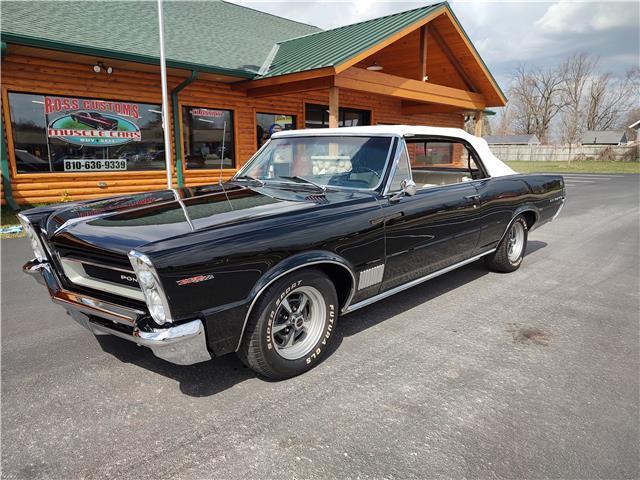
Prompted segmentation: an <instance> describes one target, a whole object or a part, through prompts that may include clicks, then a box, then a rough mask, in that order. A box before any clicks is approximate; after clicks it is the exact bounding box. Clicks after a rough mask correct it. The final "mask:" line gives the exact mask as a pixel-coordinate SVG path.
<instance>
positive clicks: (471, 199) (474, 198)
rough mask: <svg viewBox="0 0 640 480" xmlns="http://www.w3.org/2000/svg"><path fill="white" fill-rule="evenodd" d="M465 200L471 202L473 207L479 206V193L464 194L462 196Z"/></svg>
mask: <svg viewBox="0 0 640 480" xmlns="http://www.w3.org/2000/svg"><path fill="white" fill-rule="evenodd" d="M464 199H465V200H466V201H468V202H469V203H472V204H473V208H477V207H479V206H480V195H466V196H465V197H464Z"/></svg>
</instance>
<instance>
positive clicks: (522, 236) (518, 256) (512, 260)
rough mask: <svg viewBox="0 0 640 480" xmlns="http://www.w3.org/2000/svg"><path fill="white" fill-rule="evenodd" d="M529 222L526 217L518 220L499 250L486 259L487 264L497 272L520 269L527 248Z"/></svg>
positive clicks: (510, 228) (514, 222)
mask: <svg viewBox="0 0 640 480" xmlns="http://www.w3.org/2000/svg"><path fill="white" fill-rule="evenodd" d="M527 234H528V228H527V222H526V221H525V219H524V217H522V216H520V217H518V218H516V219H515V220H514V221H513V223H512V224H511V227H509V230H508V231H507V234H506V235H505V237H504V238H503V239H502V241H501V242H500V244H499V245H498V248H497V249H496V251H495V252H494V253H493V255H490V256H488V257H486V264H487V266H488V267H489V268H490V269H491V270H495V271H496V272H513V271H515V270H517V269H518V268H519V267H520V264H521V263H522V259H523V258H524V252H525V250H526V248H527V236H528V235H527Z"/></svg>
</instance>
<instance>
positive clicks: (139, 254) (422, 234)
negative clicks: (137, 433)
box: [20, 126, 565, 379]
mask: <svg viewBox="0 0 640 480" xmlns="http://www.w3.org/2000/svg"><path fill="white" fill-rule="evenodd" d="M564 200H565V188H564V183H563V179H562V177H560V176H556V175H519V174H517V173H515V172H513V171H512V170H511V169H510V168H509V167H507V166H506V165H505V164H503V163H502V162H500V161H499V160H498V159H497V158H496V157H494V156H493V155H492V154H491V152H490V150H489V148H488V146H487V144H486V142H485V141H484V140H482V139H479V138H476V137H473V136H471V135H468V134H467V133H465V132H463V131H462V130H458V129H443V128H430V127H408V126H377V127H354V128H341V129H324V130H300V131H285V132H280V133H276V134H274V135H273V137H272V138H271V140H270V141H269V142H267V143H266V144H265V145H264V146H263V147H262V148H261V149H260V150H259V151H258V152H257V153H256V154H255V155H254V156H253V157H252V158H251V159H250V160H249V162H248V163H247V164H246V165H245V166H244V167H243V168H242V169H241V170H240V171H239V172H238V174H237V175H236V176H235V177H234V178H233V179H231V180H230V181H228V182H226V183H221V184H216V185H212V186H207V187H198V188H183V189H177V190H165V191H160V192H154V193H144V194H140V195H133V196H120V197H115V198H111V199H106V200H95V201H83V202H77V203H73V204H64V205H57V206H46V207H41V208H36V209H32V210H28V211H26V212H24V213H22V214H21V215H20V216H21V221H22V223H23V225H24V227H25V230H26V232H27V234H28V237H29V239H30V241H31V244H32V247H33V250H34V253H35V256H36V258H35V259H33V260H32V261H30V262H28V263H27V264H26V265H25V266H24V270H25V271H26V272H27V273H30V274H33V275H35V276H36V278H37V279H38V280H39V281H41V282H42V283H44V284H45V285H46V286H47V287H48V290H49V294H50V295H51V297H52V299H53V301H54V302H56V303H58V304H60V305H62V306H64V307H65V308H66V309H67V310H68V312H69V314H70V315H71V316H72V317H73V319H74V320H76V321H77V322H79V323H80V324H81V325H83V326H85V327H86V328H88V329H89V330H90V331H92V332H93V333H95V334H96V335H101V334H110V335H116V336H119V337H122V338H125V339H127V340H130V341H132V342H133V343H137V344H138V345H144V346H147V347H150V348H151V349H152V350H153V352H154V354H155V355H156V356H158V357H160V358H162V359H165V360H168V361H170V362H173V363H178V364H192V363H196V362H201V361H205V360H208V359H210V358H211V357H213V356H219V355H224V354H226V353H230V352H237V353H238V355H239V356H240V358H241V359H242V360H243V361H244V362H245V363H246V364H247V365H248V366H249V367H251V368H252V369H254V370H255V371H257V372H258V373H260V374H262V375H265V376H267V377H271V378H278V379H282V378H287V377H291V376H293V375H297V374H299V373H301V372H304V371H306V370H308V369H310V368H312V367H313V366H314V365H316V364H317V363H318V362H319V360H320V359H321V358H322V357H323V355H325V353H326V351H327V345H328V343H329V342H330V341H331V340H332V337H333V334H334V332H335V328H336V322H337V321H338V317H339V316H342V315H345V314H347V313H350V312H353V311H354V310H357V309H359V308H361V307H365V306H367V305H371V304H373V303H374V302H376V301H378V300H381V299H383V298H386V297H389V296H390V295H393V294H394V293H397V292H400V291H402V290H404V289H406V288H409V287H412V286H414V285H417V284H419V283H421V282H424V281H426V280H429V279H431V278H434V277H436V276H438V275H441V274H443V273H446V272H449V271H451V270H453V269H455V268H457V267H460V266H462V265H465V264H468V263H470V262H474V261H476V260H479V259H484V260H485V262H486V264H487V266H488V267H489V268H491V269H493V270H496V271H500V272H510V271H513V270H516V269H517V268H518V267H519V266H520V264H521V262H522V260H523V256H524V252H525V248H526V244H527V233H528V232H529V231H531V230H532V229H534V228H537V227H539V226H540V225H543V224H544V223H547V222H549V221H551V220H552V219H553V218H555V217H556V216H557V215H558V213H559V211H560V208H561V207H562V205H563V203H564Z"/></svg>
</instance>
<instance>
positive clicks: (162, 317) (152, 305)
mask: <svg viewBox="0 0 640 480" xmlns="http://www.w3.org/2000/svg"><path fill="white" fill-rule="evenodd" d="M147 298H148V302H149V305H148V306H149V313H150V314H151V316H152V317H153V319H154V320H155V321H156V322H157V323H158V324H159V325H163V324H164V323H165V322H166V321H167V315H166V313H165V311H164V307H163V306H162V300H161V299H160V295H158V292H156V291H155V290H153V291H151V292H149V295H148V297H147Z"/></svg>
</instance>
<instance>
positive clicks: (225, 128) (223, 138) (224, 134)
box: [218, 120, 227, 185]
mask: <svg viewBox="0 0 640 480" xmlns="http://www.w3.org/2000/svg"><path fill="white" fill-rule="evenodd" d="M226 136H227V121H226V120H225V121H224V123H223V124H222V147H221V151H220V176H219V177H218V183H219V184H220V185H222V166H223V165H224V140H225V137H226Z"/></svg>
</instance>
